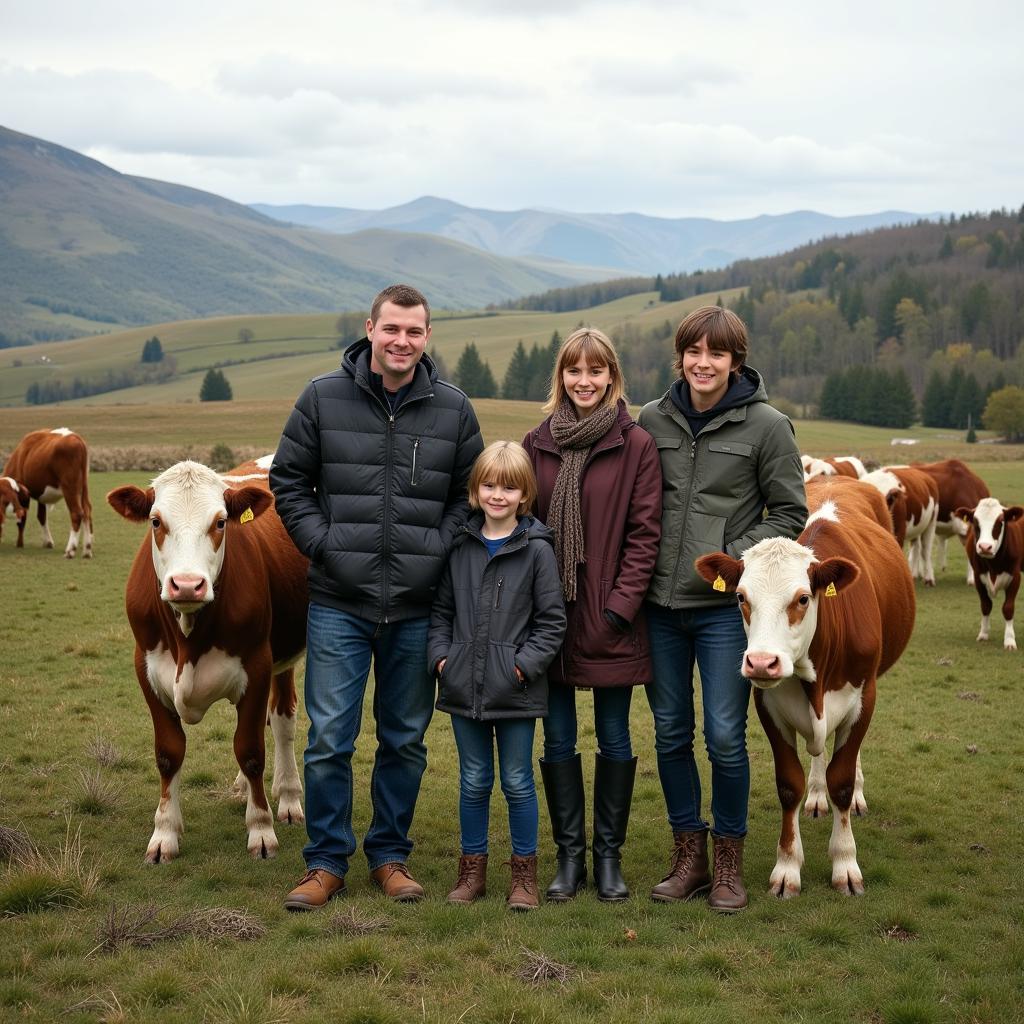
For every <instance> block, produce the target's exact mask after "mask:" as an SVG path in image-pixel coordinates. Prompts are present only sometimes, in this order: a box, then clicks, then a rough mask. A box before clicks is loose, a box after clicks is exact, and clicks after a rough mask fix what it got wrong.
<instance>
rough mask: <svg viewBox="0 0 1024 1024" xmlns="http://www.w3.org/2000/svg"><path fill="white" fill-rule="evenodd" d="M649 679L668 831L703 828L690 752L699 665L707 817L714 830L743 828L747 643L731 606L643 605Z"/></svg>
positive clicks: (731, 833)
mask: <svg viewBox="0 0 1024 1024" xmlns="http://www.w3.org/2000/svg"><path fill="white" fill-rule="evenodd" d="M646 610H647V630H648V635H649V636H650V642H651V660H652V662H653V665H654V681H653V682H652V683H651V684H649V685H648V687H647V700H648V702H649V703H650V705H651V711H652V712H653V713H654V749H655V751H656V752H657V755H658V774H659V776H660V777H661V788H662V790H663V791H664V793H665V804H666V806H667V808H668V821H669V825H671V827H672V831H673V832H692V831H697V830H698V829H704V828H707V823H706V822H705V821H704V820H703V818H702V817H701V792H700V776H699V774H698V773H697V762H696V760H695V758H694V755H693V738H694V731H695V728H696V723H695V716H694V709H693V666H694V661H696V664H697V667H698V668H699V669H700V682H701V697H702V702H703V706H704V742H705V745H706V746H707V752H708V759H709V760H710V761H711V816H712V819H713V820H714V831H715V834H716V835H720V836H724V837H726V838H730V839H738V838H741V837H742V836H745V835H746V833H747V804H748V801H749V798H750V760H749V758H748V757H747V706H748V704H749V703H750V682H749V681H748V680H746V679H744V678H743V676H742V675H741V674H740V665H741V664H742V661H743V652H744V651H745V650H746V647H747V638H746V634H745V633H744V631H743V618H742V616H741V615H740V611H739V609H738V608H737V607H736V606H735V605H727V606H722V607H718V608H690V609H682V610H679V609H676V610H673V609H670V608H661V607H659V606H657V605H652V604H650V603H648V604H647V607H646Z"/></svg>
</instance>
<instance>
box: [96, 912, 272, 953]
mask: <svg viewBox="0 0 1024 1024" xmlns="http://www.w3.org/2000/svg"><path fill="white" fill-rule="evenodd" d="M160 914H161V908H160V907H155V906H151V905H143V906H132V905H131V904H125V905H124V906H123V907H120V908H119V907H118V906H117V904H116V903H115V904H111V907H110V910H109V911H107V916H106V917H105V918H104V920H103V923H102V924H101V925H100V930H99V940H100V941H99V944H98V945H97V946H95V947H94V949H93V952H102V953H116V952H118V951H119V950H122V949H128V948H135V949H149V948H151V947H152V946H155V945H156V944H157V943H159V942H167V941H169V940H171V939H181V938H185V937H188V936H191V937H193V938H197V939H212V940H214V941H216V940H217V939H235V940H237V941H239V942H249V941H252V940H253V939H260V938H262V937H263V936H264V935H266V933H267V929H266V928H265V927H264V925H263V923H262V922H261V921H259V920H258V919H256V918H255V917H253V916H252V915H251V914H249V913H247V912H246V911H244V910H233V909H231V908H229V907H209V908H207V909H204V910H193V911H190V912H189V913H187V914H183V915H181V916H179V917H176V918H173V919H172V920H170V921H169V922H164V921H161V920H160Z"/></svg>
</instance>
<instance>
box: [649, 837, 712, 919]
mask: <svg viewBox="0 0 1024 1024" xmlns="http://www.w3.org/2000/svg"><path fill="white" fill-rule="evenodd" d="M673 839H675V847H674V849H673V850H672V869H671V870H670V871H669V873H668V874H667V875H666V876H665V877H664V878H663V879H662V880H661V881H660V882H659V883H658V884H657V885H656V886H655V887H654V888H653V889H652V890H651V899H652V900H657V902H659V903H679V902H681V901H682V900H691V899H693V897H694V896H703V895H704V893H706V892H707V891H708V889H710V888H711V875H710V874H709V872H708V832H707V829H704V828H702V829H699V830H698V831H696V832H676V833H675V834H674V835H673Z"/></svg>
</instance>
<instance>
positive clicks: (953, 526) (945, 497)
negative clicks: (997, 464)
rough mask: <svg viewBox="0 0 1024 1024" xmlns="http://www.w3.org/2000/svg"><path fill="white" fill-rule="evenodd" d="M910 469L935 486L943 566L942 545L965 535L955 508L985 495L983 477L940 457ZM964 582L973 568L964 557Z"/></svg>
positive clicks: (971, 504) (971, 505)
mask: <svg viewBox="0 0 1024 1024" xmlns="http://www.w3.org/2000/svg"><path fill="white" fill-rule="evenodd" d="M911 468H912V469H920V470H921V471H922V472H924V473H927V474H928V475H929V476H930V477H931V478H932V479H933V480H934V481H935V485H936V486H937V487H938V489H939V517H938V520H937V521H936V524H935V536H936V537H938V538H939V539H941V541H942V565H941V566H940V568H941V569H942V570H943V571H945V569H946V545H947V544H948V543H949V538H950V537H959V538H960V540H961V541H962V542H964V541H965V538H966V537H967V524H966V523H965V522H964V521H963V519H961V518H960V517H959V516H958V515H957V509H958V508H967V509H972V508H974V506H975V505H977V504H978V502H979V501H981V499H982V498H988V497H989V496H990V493H991V492H990V491H989V489H988V485H987V484H986V483H985V481H984V480H982V479H981V477H980V476H978V474H977V473H975V472H974V471H973V470H971V469H970V468H969V467H968V466H967V465H966V464H965V463H963V462H961V461H960V460H959V459H943V460H942V461H941V462H913V463H911ZM967 582H968V583H969V584H972V583H974V575H973V569H972V568H971V566H970V560H969V559H968V566H967Z"/></svg>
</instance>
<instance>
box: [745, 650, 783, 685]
mask: <svg viewBox="0 0 1024 1024" xmlns="http://www.w3.org/2000/svg"><path fill="white" fill-rule="evenodd" d="M743 674H744V675H745V676H746V677H747V678H748V679H779V678H781V676H782V663H781V662H780V661H779V656H778V655H777V654H760V653H758V652H756V651H755V652H749V651H748V652H747V654H746V655H745V656H744V658H743Z"/></svg>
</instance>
